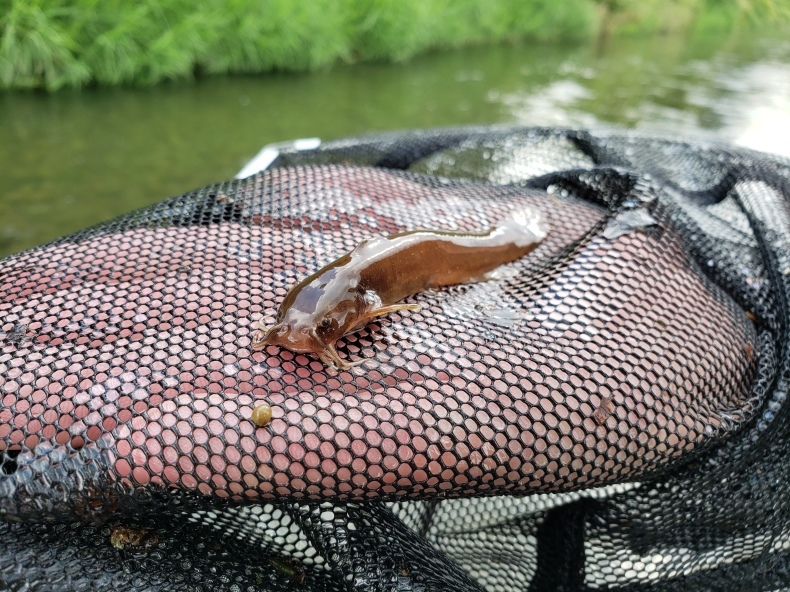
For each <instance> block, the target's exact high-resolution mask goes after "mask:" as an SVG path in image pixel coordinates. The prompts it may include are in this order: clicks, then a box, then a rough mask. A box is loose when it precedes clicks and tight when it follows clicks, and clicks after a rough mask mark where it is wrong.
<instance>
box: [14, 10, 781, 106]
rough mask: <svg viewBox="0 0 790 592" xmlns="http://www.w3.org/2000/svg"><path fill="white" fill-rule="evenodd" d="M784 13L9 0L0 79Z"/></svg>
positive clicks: (279, 59) (193, 66)
mask: <svg viewBox="0 0 790 592" xmlns="http://www.w3.org/2000/svg"><path fill="white" fill-rule="evenodd" d="M765 23H772V24H778V25H780V26H781V25H783V24H787V23H790V0H562V1H557V2H545V1H543V0H343V1H341V0H309V1H307V0H302V1H300V0H206V1H205V2H201V3H197V4H196V3H193V2H190V1H188V0H135V1H133V2H130V1H129V0H5V2H0V88H6V89H20V88H45V89H48V90H56V89H58V88H62V87H80V86H87V85H150V84H155V83H157V82H160V81H163V80H171V79H183V78H189V77H192V76H195V75H202V74H219V73H260V72H269V71H302V70H311V69H316V68H320V67H323V66H326V65H328V64H331V63H333V62H336V61H344V62H355V61H360V60H402V59H405V58H408V57H410V56H412V55H414V54H417V53H420V52H423V51H426V50H429V49H433V48H452V47H459V46H463V45H469V44H479V43H494V42H502V41H518V40H534V41H538V42H548V41H564V42H569V41H581V40H585V39H593V38H595V37H598V38H599V39H601V40H604V39H605V38H606V37H608V36H609V35H628V34H644V33H652V34H667V33H673V32H678V31H687V32H689V33H690V34H696V33H700V32H706V31H717V32H729V31H737V30H738V29H739V28H744V27H752V26H763V25H764V24H765Z"/></svg>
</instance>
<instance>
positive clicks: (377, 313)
mask: <svg viewBox="0 0 790 592" xmlns="http://www.w3.org/2000/svg"><path fill="white" fill-rule="evenodd" d="M420 308H422V307H421V306H420V305H419V304H391V305H390V306H382V307H381V308H374V309H372V310H370V311H368V313H367V314H366V315H365V321H370V320H371V319H375V318H376V317H381V316H384V315H387V314H390V313H391V312H398V311H401V310H420Z"/></svg>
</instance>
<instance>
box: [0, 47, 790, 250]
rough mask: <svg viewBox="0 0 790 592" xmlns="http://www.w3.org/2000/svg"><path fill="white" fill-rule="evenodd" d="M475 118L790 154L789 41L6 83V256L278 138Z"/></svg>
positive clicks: (452, 55) (2, 245) (491, 50)
mask: <svg viewBox="0 0 790 592" xmlns="http://www.w3.org/2000/svg"><path fill="white" fill-rule="evenodd" d="M475 123H522V124H529V125H585V126H590V125H600V124H606V125H617V126H621V127H627V128H636V129H649V130H660V131H666V132H671V133H673V134H678V135H695V136H704V137H710V138H717V139H721V140H726V141H730V142H734V143H737V144H740V145H744V146H748V147H751V148H755V149H759V150H765V151H769V152H776V153H781V154H785V155H788V156H790V41H786V40H783V39H781V38H772V39H755V38H731V39H722V38H716V39H696V40H687V39H684V38H681V37H655V38H651V39H646V40H636V39H616V40H613V41H611V42H610V43H608V44H607V45H606V46H600V45H597V44H594V43H592V44H585V45H574V46H555V45H551V46H544V45H533V44H521V45H506V46H497V47H477V48H467V49H464V50H460V51H453V52H443V53H434V54H430V55H425V56H421V57H418V58H416V59H413V60H411V61H409V62H406V63H401V64H394V65H393V64H361V65H355V66H344V65H340V66H336V67H334V68H332V69H330V70H326V71H321V72H317V73H311V74H275V75H267V76H256V77H228V78H205V79H201V80H198V81H196V82H184V83H176V84H166V85H162V86H158V87H154V88H149V89H89V90H85V91H82V92H76V91H65V92H60V93H57V94H54V95H46V94H43V93H14V94H5V95H2V94H0V139H1V140H2V141H0V256H2V255H5V254H8V253H13V252H16V251H19V250H22V249H25V248H28V247H31V246H34V245H37V244H41V243H44V242H47V241H49V240H52V239H54V238H57V237H58V236H62V235H64V234H68V233H70V232H73V231H76V230H79V229H82V228H84V227H86V226H89V225H93V224H96V223H98V222H101V221H103V220H106V219H108V218H112V217H113V216H116V215H118V214H122V213H124V212H128V211H130V210H133V209H136V208H139V207H142V206H145V205H148V204H151V203H154V202H157V201H159V200H161V199H162V198H164V197H168V196H171V195H176V194H179V193H182V192H184V191H187V190H189V189H193V188H195V187H199V186H201V185H205V184H207V183H211V182H214V181H219V180H223V179H226V178H230V177H232V176H233V175H234V174H235V173H236V172H237V171H238V170H239V169H240V168H241V166H242V165H243V164H244V163H245V162H246V161H247V160H248V159H250V158H251V157H252V156H253V155H255V154H256V153H257V151H258V150H259V149H260V147H261V146H262V145H264V144H267V143H270V142H277V141H282V140H288V139H292V138H298V137H309V136H318V137H320V138H322V139H324V140H329V139H333V138H338V137H342V136H347V135H352V134H359V133H364V132H368V131H377V130H392V129H404V128H417V127H436V126H447V125H462V124H475Z"/></svg>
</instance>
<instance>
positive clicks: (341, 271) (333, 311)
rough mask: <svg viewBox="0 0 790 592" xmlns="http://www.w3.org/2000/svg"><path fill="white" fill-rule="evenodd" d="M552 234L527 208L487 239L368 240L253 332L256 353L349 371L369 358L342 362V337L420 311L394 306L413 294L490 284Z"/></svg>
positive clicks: (450, 235) (423, 234)
mask: <svg viewBox="0 0 790 592" xmlns="http://www.w3.org/2000/svg"><path fill="white" fill-rule="evenodd" d="M548 230H549V228H548V224H547V223H546V221H545V219H544V216H543V214H542V213H541V212H540V211H539V210H535V209H532V208H524V209H521V210H518V211H515V212H513V213H512V214H511V215H510V216H509V217H508V218H506V219H505V220H503V221H501V222H500V223H499V224H497V225H496V226H494V227H493V228H492V229H490V230H489V231H488V232H486V233H482V234H474V233H466V232H442V231H433V230H414V231H410V232H401V233H399V234H393V235H392V236H389V237H386V238H385V237H374V238H371V239H367V240H364V241H362V242H361V243H360V244H359V245H358V246H357V247H356V248H355V249H354V250H353V251H351V252H350V253H347V254H345V255H343V256H342V257H340V258H339V259H337V260H336V261H333V262H332V263H330V264H329V265H327V266H326V267H324V268H323V269H320V270H319V271H317V272H316V273H314V274H313V275H311V276H309V277H307V278H305V279H304V280H302V281H301V282H299V283H298V284H296V285H295V286H293V287H292V288H291V290H290V291H289V292H288V294H286V296H285V299H284V300H283V302H282V304H281V305H280V310H279V312H278V314H277V323H276V324H275V325H274V326H273V327H271V328H270V329H269V330H268V331H265V330H264V329H263V327H261V328H260V329H259V330H258V331H256V332H255V333H254V334H253V336H252V348H253V349H254V350H260V349H263V348H264V347H266V346H267V345H279V346H280V347H284V348H286V349H289V350H291V351H293V352H297V353H313V354H316V355H317V356H318V357H319V358H320V359H321V361H323V362H324V363H325V364H327V365H330V366H332V365H334V366H336V367H338V368H340V369H343V370H346V369H349V368H352V367H353V366H357V365H358V364H361V363H363V362H364V361H365V360H361V361H358V362H353V363H352V362H346V361H345V360H343V359H342V358H340V356H339V355H338V353H337V351H336V350H335V342H336V341H337V340H338V339H340V338H341V337H342V336H343V335H345V334H346V333H350V332H351V331H354V330H356V329H359V328H361V327H364V326H365V325H367V324H368V323H369V322H370V321H371V320H372V319H374V318H376V317H379V316H382V315H386V314H389V313H391V312H396V311H400V310H419V308H420V307H419V305H417V304H397V303H398V302H400V301H401V300H403V299H404V298H406V297H407V296H411V295H412V294H416V293H418V292H422V291H424V290H428V289H431V288H439V287H442V286H452V285H455V284H462V283H465V282H470V281H482V280H485V279H487V276H486V274H487V273H488V272H490V271H492V270H494V269H496V268H497V267H499V266H500V265H502V264H504V263H509V262H510V261H515V260H516V259H518V258H520V257H523V256H524V255H526V254H527V253H529V252H530V251H532V250H533V249H535V247H536V246H537V245H538V244H539V243H540V242H541V241H542V240H543V239H544V238H545V237H546V234H547V233H548Z"/></svg>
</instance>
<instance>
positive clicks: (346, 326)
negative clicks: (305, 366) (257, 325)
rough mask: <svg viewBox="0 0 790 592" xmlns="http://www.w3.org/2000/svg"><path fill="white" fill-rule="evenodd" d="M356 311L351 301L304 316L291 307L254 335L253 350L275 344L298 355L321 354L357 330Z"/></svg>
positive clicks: (353, 301) (356, 308)
mask: <svg viewBox="0 0 790 592" xmlns="http://www.w3.org/2000/svg"><path fill="white" fill-rule="evenodd" d="M358 310H359V307H358V306H357V304H356V302H355V300H353V299H348V300H346V301H343V302H340V303H336V304H335V305H334V306H333V307H332V309H331V310H325V311H312V312H310V313H305V312H302V311H299V310H297V309H294V308H291V309H289V310H288V311H286V312H285V314H284V315H283V317H282V319H280V320H279V321H278V322H277V323H276V324H275V325H274V326H272V327H271V328H269V329H268V330H259V331H256V332H255V334H253V336H252V348H253V349H256V350H260V349H263V348H264V347H266V346H267V345H278V346H280V347H284V348H285V349H289V350H291V351H293V352H298V353H321V352H323V351H325V350H326V349H327V347H328V346H333V345H334V344H335V342H336V341H337V340H338V339H340V338H341V337H343V335H345V334H346V333H348V332H349V331H352V330H353V329H354V328H356V325H357V323H358V321H359V314H358Z"/></svg>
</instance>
